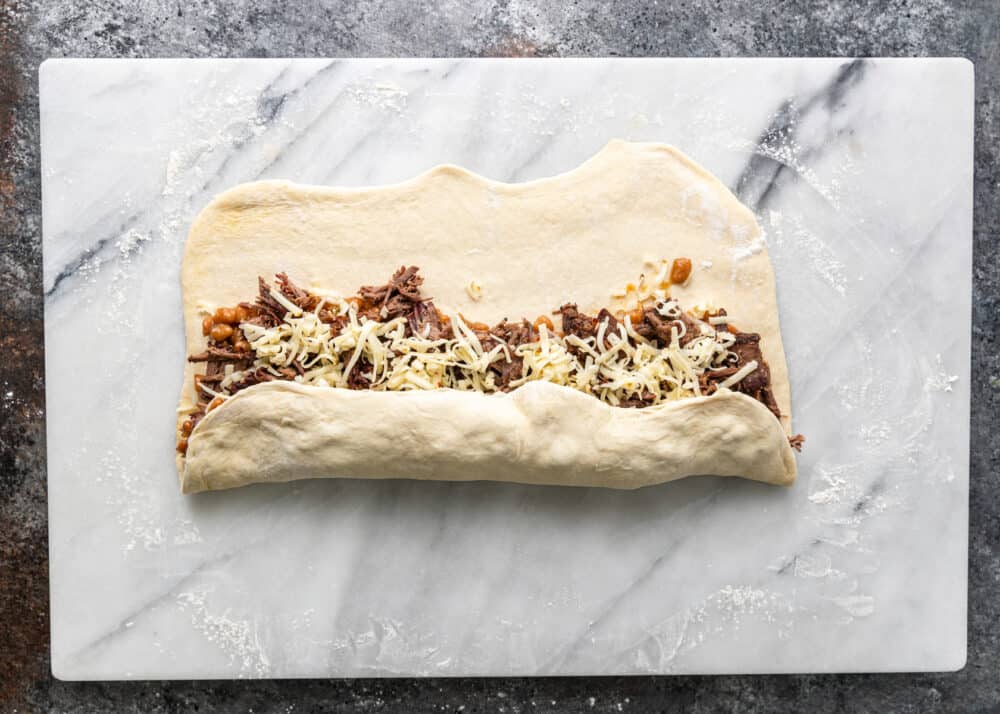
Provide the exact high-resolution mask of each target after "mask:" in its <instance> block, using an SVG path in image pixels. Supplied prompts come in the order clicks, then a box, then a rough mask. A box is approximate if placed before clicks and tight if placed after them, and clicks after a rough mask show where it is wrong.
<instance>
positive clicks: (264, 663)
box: [177, 590, 271, 677]
mask: <svg viewBox="0 0 1000 714" xmlns="http://www.w3.org/2000/svg"><path fill="white" fill-rule="evenodd" d="M210 594H211V591H210V590H197V591H188V592H182V593H179V594H178V595H177V604H178V606H179V607H180V609H181V610H182V611H183V612H188V613H190V615H191V620H190V621H191V625H192V626H193V627H194V628H195V629H196V630H198V631H199V632H200V633H201V634H202V635H203V636H204V637H205V639H206V640H207V641H209V642H211V643H212V644H214V645H215V646H216V647H218V648H219V649H220V650H222V652H223V653H224V654H225V655H226V656H227V657H228V660H229V664H230V665H234V666H237V667H239V673H238V675H237V676H238V677H248V676H250V677H266V676H267V675H268V674H269V673H270V671H271V661H270V659H269V658H268V656H267V653H266V652H265V651H264V647H263V646H262V644H261V640H260V632H259V629H258V624H257V621H256V620H248V619H235V618H233V617H232V616H231V614H230V610H229V609H226V610H225V611H223V612H222V613H217V612H213V611H212V610H211V609H210V608H209V605H208V597H209V595H210Z"/></svg>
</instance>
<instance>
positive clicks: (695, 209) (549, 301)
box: [178, 141, 795, 493]
mask: <svg viewBox="0 0 1000 714" xmlns="http://www.w3.org/2000/svg"><path fill="white" fill-rule="evenodd" d="M676 257H687V258H690V259H691V260H692V262H693V264H694V266H695V269H694V272H693V274H692V277H691V279H690V280H689V281H688V282H687V283H686V284H685V285H684V286H673V287H672V288H671V295H672V296H673V297H676V298H677V299H678V300H679V301H680V303H681V305H682V306H685V307H690V306H692V305H694V304H713V305H715V306H719V307H725V308H726V310H727V312H728V313H729V315H730V317H731V320H732V322H733V323H734V324H736V325H737V326H738V327H739V328H740V329H742V330H745V331H749V332H758V333H760V335H761V346H762V350H763V354H764V357H765V359H766V360H767V362H768V364H769V365H770V368H771V377H772V388H773V392H774V396H775V399H776V401H777V403H778V406H779V408H780V410H781V413H782V417H781V420H780V423H779V420H777V419H775V417H774V416H773V415H772V414H771V413H770V412H769V411H768V410H767V409H766V408H765V407H764V406H763V405H762V404H760V403H759V402H757V401H755V400H753V399H751V398H749V397H746V396H744V395H740V394H736V393H732V392H728V390H726V391H723V392H721V393H719V394H718V395H714V396H712V397H705V398H692V399H687V400H683V401H680V402H674V403H667V404H662V405H660V406H657V407H648V408H645V409H640V410H630V409H621V408H614V407H610V406H607V405H605V404H603V403H601V402H600V401H598V400H597V399H595V398H593V397H590V396H587V395H584V394H581V393H578V392H575V391H574V390H572V389H568V388H565V387H559V386H556V385H552V384H543V383H532V384H528V385H525V386H523V387H521V388H519V389H517V390H515V391H514V392H512V393H511V394H509V395H503V394H498V395H483V394H469V393H461V392H451V391H447V390H435V391H428V392H410V393H403V392H395V393H375V392H351V391H349V390H340V389H334V388H328V389H324V388H319V387H303V386H300V385H295V384H289V383H280V384H275V383H269V384H261V385H257V386H254V387H250V388H249V389H247V390H244V391H243V392H240V393H239V394H237V395H236V396H235V397H233V398H231V399H229V400H228V401H227V402H226V403H225V404H223V405H222V406H221V407H219V408H217V409H215V410H213V411H212V412H210V413H209V415H208V416H206V417H205V419H203V420H202V421H201V423H199V424H198V426H197V427H196V428H195V430H194V432H193V433H192V434H191V436H190V437H189V440H188V443H189V446H188V453H187V457H186V458H182V457H178V470H179V474H180V479H181V486H182V490H183V491H184V492H185V493H190V492H195V491H201V490H209V489H218V488H229V487H233V486H238V485H241V484H244V483H251V482H258V481H285V480H289V479H291V478H319V477H359V478H380V477H389V476H392V477H410V478H425V479H446V480H474V479H483V478H486V479H490V480H501V481H516V482H522V483H549V484H565V485H584V486H607V487H613V488H635V487H638V486H643V485H649V484H653V483H661V482H664V481H669V480H672V479H675V478H680V477H681V476H685V475H693V474H702V473H712V474H717V475H733V476H743V477H746V478H751V479H755V480H759V481H766V482H769V483H779V484H789V483H791V482H792V481H794V478H795V461H794V457H793V456H792V453H791V449H790V447H789V445H788V442H787V439H786V432H787V431H788V430H789V429H790V428H791V406H790V394H789V387H788V373H787V368H786V365H785V357H784V350H783V347H782V343H781V334H780V331H779V324H778V308H777V301H776V296H775V285H774V275H773V271H772V269H771V264H770V260H769V258H768V254H767V249H766V246H765V245H764V243H763V241H762V239H761V231H760V228H759V226H758V225H757V223H756V221H755V220H754V217H753V214H752V213H751V212H750V211H749V209H747V208H746V207H745V206H743V205H742V204H741V203H740V202H739V201H738V200H737V199H736V197H735V196H733V195H732V193H731V192H730V191H729V190H728V189H727V188H726V187H725V186H724V185H723V184H722V183H720V182H719V181H718V180H717V179H715V178H714V177H713V176H711V175H710V174H709V173H708V172H707V171H705V170H704V169H703V168H701V167H700V166H698V165H697V164H696V163H694V162H693V161H692V160H690V159H689V158H687V157H686V156H684V155H683V154H682V153H681V152H680V151H678V150H677V149H675V148H673V147H670V146H666V145H663V144H649V143H643V144H634V143H626V142H622V141H612V142H611V143H609V144H608V145H607V146H606V147H605V148H604V149H603V150H601V151H600V152H599V153H598V154H597V155H596V156H594V157H593V158H592V159H590V160H589V161H587V162H585V163H584V164H582V165H581V166H579V167H578V168H576V169H573V170H572V171H570V172H568V173H565V174H562V175H559V176H555V177H552V178H546V179H541V180H537V181H531V182H527V183H520V184H505V183H500V182H496V181H491V180H489V179H486V178H483V177H481V176H478V175H476V174H473V173H471V172H469V171H466V170H464V169H461V168H458V167H456V166H438V167H436V168H433V169H431V170H429V171H428V172H426V173H424V174H422V175H420V176H418V177H416V178H414V179H412V180H409V181H406V182H403V183H400V184H396V185H392V186H381V187H368V188H330V187H321V186H301V185H296V184H293V183H289V182H286V181H261V182H256V183H251V184H245V185H241V186H237V187H235V188H233V189H231V190H229V191H226V192H225V193H223V194H221V195H220V196H218V197H217V198H216V199H215V200H213V201H212V202H211V203H210V204H209V205H208V206H207V207H206V208H205V209H204V210H203V211H202V212H201V213H200V214H199V216H198V218H197V219H196V220H195V222H194V225H193V226H192V229H191V232H190V235H189V237H188V240H187V244H186V247H185V253H184V260H183V266H182V287H183V307H184V321H185V330H186V336H187V350H188V352H189V353H195V352H199V351H201V350H202V349H203V346H204V337H203V336H202V334H201V320H202V318H203V317H204V315H205V311H206V310H211V309H214V307H216V306H225V305H235V304H236V303H238V302H240V301H241V300H245V299H247V298H249V297H250V296H252V295H253V294H254V292H255V286H256V283H257V276H258V275H263V276H267V277H269V276H271V275H273V274H275V273H277V272H280V271H286V272H288V274H289V275H290V276H291V277H292V278H293V279H294V280H295V281H296V282H297V283H299V284H300V285H303V286H304V287H309V286H317V287H322V288H326V289H337V290H340V291H342V292H343V293H345V294H346V293H350V292H351V291H353V290H354V289H355V288H357V286H358V285H361V284H376V283H379V282H382V281H383V280H384V279H385V278H386V277H387V276H388V275H390V274H391V273H392V271H393V270H394V269H395V268H397V267H398V266H400V265H403V264H407V265H418V266H420V269H421V273H422V274H423V275H424V276H425V280H426V282H425V283H424V292H425V294H427V295H430V296H433V298H434V301H435V303H436V304H437V305H438V306H440V307H443V308H450V309H457V310H458V311H460V312H462V313H464V314H466V315H469V316H470V317H472V318H474V319H476V320H481V321H487V322H497V321H499V320H500V319H502V318H504V317H507V318H512V319H517V318H520V317H522V316H528V317H530V316H534V315H537V314H540V313H545V312H548V311H549V310H552V309H555V308H557V307H558V306H559V305H561V304H563V303H565V302H576V303H578V305H579V306H580V309H581V310H584V311H591V312H596V310H598V309H599V308H601V307H604V306H609V305H612V306H613V305H614V300H613V299H612V293H613V292H614V291H615V290H616V289H620V288H621V287H622V286H624V285H626V284H627V283H628V282H634V281H635V279H636V278H637V276H638V274H639V273H640V272H642V270H643V269H644V268H643V263H644V261H646V260H650V259H652V260H659V259H668V260H670V259H673V258H676ZM473 280H474V281H476V282H477V283H478V284H479V285H481V286H482V294H481V296H480V298H479V299H478V300H475V301H473V300H472V298H471V297H470V296H469V294H468V293H467V292H466V290H465V288H466V286H467V285H468V284H469V283H470V282H471V281H473ZM196 369H201V367H200V366H196V365H194V364H191V363H188V365H187V367H186V370H185V376H184V383H183V388H182V392H181V399H180V409H179V413H180V418H179V419H178V428H179V425H180V423H181V422H182V421H183V420H184V418H185V416H184V415H185V414H186V413H187V412H189V411H190V410H191V409H192V408H193V407H194V405H195V396H196V395H195V393H194V388H193V384H192V382H193V380H192V378H193V375H194V371H195V370H196ZM247 445H251V447H252V448H251V449H249V450H248V449H247Z"/></svg>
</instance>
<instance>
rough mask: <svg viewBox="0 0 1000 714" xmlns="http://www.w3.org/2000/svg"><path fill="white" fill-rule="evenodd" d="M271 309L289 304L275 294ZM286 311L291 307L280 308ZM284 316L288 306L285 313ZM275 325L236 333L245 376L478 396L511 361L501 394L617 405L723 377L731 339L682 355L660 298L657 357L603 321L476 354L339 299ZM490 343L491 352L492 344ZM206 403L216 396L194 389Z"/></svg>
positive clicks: (463, 326) (456, 339) (675, 311)
mask: <svg viewBox="0 0 1000 714" xmlns="http://www.w3.org/2000/svg"><path fill="white" fill-rule="evenodd" d="M272 294H273V295H274V297H275V299H276V300H279V301H280V302H282V304H283V305H284V304H285V303H286V302H289V301H288V300H287V299H286V298H284V296H283V295H280V292H278V291H276V290H274V291H272ZM289 304H291V303H290V302H289ZM286 307H287V305H286ZM292 307H295V310H291V309H290V310H289V312H288V314H287V315H285V318H284V320H283V321H282V322H281V323H280V324H278V325H275V326H273V327H262V326H260V325H255V324H252V323H243V324H241V325H240V328H241V329H242V330H243V334H244V336H245V337H246V339H247V341H249V343H250V346H251V347H252V349H253V352H254V355H255V360H254V363H253V368H255V369H258V368H263V369H265V370H266V371H268V372H270V373H271V374H274V375H276V376H280V375H281V372H280V371H279V370H281V369H283V368H288V367H290V366H293V365H295V364H296V363H297V364H298V365H299V366H301V368H302V370H304V373H303V374H300V375H298V376H296V377H295V381H297V382H300V383H302V384H307V385H316V386H326V387H334V386H335V387H345V386H347V384H348V377H349V376H350V375H351V374H352V371H354V370H355V369H358V370H360V371H361V375H362V376H363V377H364V378H365V379H366V380H368V382H369V385H370V386H369V388H370V389H372V390H376V391H385V390H392V391H396V390H412V389H425V390H426V389H441V388H446V389H460V390H469V391H480V392H487V393H488V392H494V391H496V390H497V388H498V387H497V384H496V374H495V372H494V371H493V370H491V369H490V366H491V365H493V364H497V363H503V362H507V361H509V360H511V359H512V358H514V357H517V358H520V359H521V360H522V363H523V369H522V373H521V376H520V378H518V379H515V380H512V381H511V382H510V385H509V386H510V387H512V388H513V387H517V386H520V385H522V384H525V383H527V382H530V381H535V380H545V381H549V382H553V383H555V384H560V385H563V386H567V387H571V388H573V389H577V390H580V391H582V392H586V393H588V394H593V395H595V396H597V397H599V398H600V399H602V400H604V401H605V402H607V403H609V404H612V405H617V404H621V403H623V402H626V401H627V400H630V399H635V398H639V399H643V400H644V401H646V402H648V403H651V404H658V403H660V402H665V401H672V400H676V399H683V398H685V397H691V396H698V395H700V394H701V393H702V391H701V388H700V385H699V376H700V375H702V374H704V373H705V372H707V371H711V370H717V369H721V368H723V367H724V366H725V365H726V364H727V361H728V360H730V359H731V358H733V357H735V353H733V352H732V351H731V350H730V348H731V347H732V345H733V343H734V341H735V337H734V336H733V335H732V334H730V333H729V332H727V331H716V330H712V329H711V328H709V327H708V326H707V325H701V334H700V335H699V336H697V337H695V339H693V340H690V341H689V342H688V343H687V344H686V345H684V346H683V347H682V346H680V338H682V337H684V336H685V333H686V327H685V325H684V323H683V321H680V320H677V318H679V317H680V316H681V314H682V311H681V308H680V306H679V305H678V304H677V302H676V301H674V300H670V299H667V298H665V297H664V298H660V299H658V301H657V302H656V303H654V309H655V310H656V312H657V313H658V314H659V315H661V316H662V317H664V318H669V319H674V320H677V322H676V324H675V325H672V326H671V333H672V339H671V341H670V344H669V345H668V346H666V347H658V346H657V345H655V344H654V343H652V342H650V341H649V340H647V339H645V338H644V337H642V336H641V335H640V334H639V333H637V332H636V331H635V329H634V328H633V326H632V323H631V320H630V318H629V316H628V315H627V314H626V316H625V317H624V319H623V320H622V321H621V322H620V323H619V324H618V326H617V329H612V328H611V326H610V325H609V321H608V320H602V321H601V323H600V325H599V326H598V331H597V334H596V336H594V337H588V338H580V337H578V336H576V335H565V336H563V335H559V334H557V333H553V332H551V331H550V330H549V329H548V327H547V326H546V325H545V324H544V323H541V324H539V326H538V338H537V340H535V341H534V342H530V343H525V344H521V345H517V346H516V347H512V346H511V345H508V344H506V343H505V342H504V341H503V340H501V339H500V338H498V337H495V336H492V340H493V341H492V342H491V343H489V344H488V345H484V344H483V341H482V340H480V338H479V336H478V335H477V334H476V332H475V330H473V329H472V328H471V327H470V326H469V325H468V324H467V323H466V321H465V320H464V319H462V317H461V316H460V315H458V314H454V315H451V316H450V320H451V326H452V332H453V337H451V338H450V339H437V340H432V339H430V338H429V337H428V335H427V333H425V334H423V335H407V334H406V333H407V329H406V320H405V319H404V318H401V317H399V318H395V319H392V320H388V321H384V322H381V321H374V320H369V319H367V318H366V317H362V316H359V314H358V312H357V309H356V306H355V304H354V303H353V302H349V301H346V300H344V299H342V298H340V297H336V296H328V297H324V299H323V300H322V301H321V303H320V305H318V306H317V307H316V308H315V309H314V310H313V311H309V312H306V311H303V310H302V309H301V308H298V307H297V306H294V305H292ZM321 309H323V310H324V311H326V312H329V313H330V314H332V315H334V316H337V317H339V318H340V320H339V322H342V323H343V327H342V328H341V329H340V332H339V333H338V334H334V333H333V332H332V331H331V326H330V325H329V324H327V323H326V322H323V320H321V319H320V317H319V312H320V310H321ZM494 343H495V344H494ZM756 368H757V363H756V362H751V363H750V364H747V365H745V366H744V367H743V368H742V369H740V370H739V371H738V372H737V373H735V374H733V375H732V376H730V377H728V378H727V379H726V380H725V381H724V382H722V383H720V385H719V386H720V387H730V386H732V385H734V384H736V383H738V382H739V381H740V380H741V379H743V378H744V377H746V376H747V375H749V374H750V373H751V372H753V371H754V370H755V369H756ZM244 374H245V372H236V371H233V372H230V373H228V374H226V376H225V379H223V381H222V383H221V385H220V388H221V389H222V390H226V389H228V388H229V387H230V386H231V385H232V384H233V383H234V382H236V381H238V380H239V379H241V378H242V377H243V376H244ZM202 388H203V389H205V391H206V392H207V393H209V394H211V395H212V396H223V397H225V396H226V395H225V394H218V393H216V392H214V391H212V390H209V389H207V388H206V387H204V386H203V387H202Z"/></svg>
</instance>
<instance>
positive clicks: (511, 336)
mask: <svg viewBox="0 0 1000 714" xmlns="http://www.w3.org/2000/svg"><path fill="white" fill-rule="evenodd" d="M490 334H491V335H492V337H493V340H491V342H496V341H497V340H502V341H503V342H504V343H506V344H507V346H508V348H510V352H511V354H510V359H507V356H506V354H505V355H504V358H503V359H500V360H497V361H496V362H494V363H493V364H491V365H490V369H491V370H492V371H493V373H494V374H495V375H496V376H495V378H494V383H495V384H496V385H497V389H499V390H500V391H501V392H508V391H510V389H511V387H510V383H511V382H512V381H514V380H515V379H520V378H521V377H522V376H523V375H524V359H522V358H521V357H519V356H518V355H516V354H514V353H513V350H514V348H516V347H517V346H518V345H523V344H524V343H526V342H533V341H534V340H535V339H536V338H537V335H536V333H535V330H534V328H533V327H532V325H531V323H530V322H528V321H527V320H521V321H520V322H508V321H507V320H504V321H503V322H500V323H499V324H497V325H494V326H493V327H492V328H491V329H490ZM493 346H495V344H494V345H491V347H490V349H492V347H493Z"/></svg>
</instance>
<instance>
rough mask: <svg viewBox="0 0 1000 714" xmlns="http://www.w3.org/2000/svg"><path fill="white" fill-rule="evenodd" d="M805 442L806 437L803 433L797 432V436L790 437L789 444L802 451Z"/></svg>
mask: <svg viewBox="0 0 1000 714" xmlns="http://www.w3.org/2000/svg"><path fill="white" fill-rule="evenodd" d="M805 443H806V437H804V436H802V434H796V435H795V436H790V437H788V445H789V446H791V447H792V448H793V449H795V450H796V451H802V445H803V444H805Z"/></svg>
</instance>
